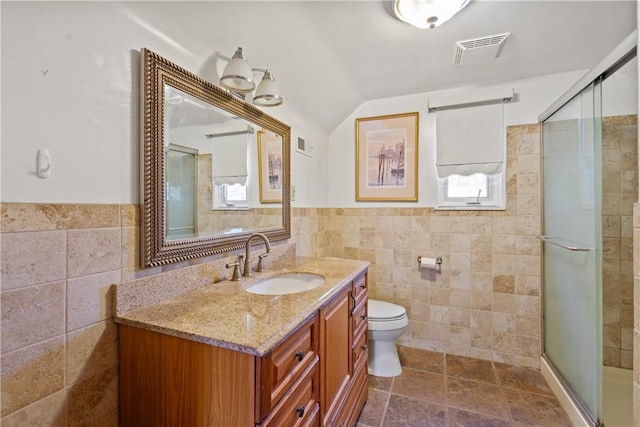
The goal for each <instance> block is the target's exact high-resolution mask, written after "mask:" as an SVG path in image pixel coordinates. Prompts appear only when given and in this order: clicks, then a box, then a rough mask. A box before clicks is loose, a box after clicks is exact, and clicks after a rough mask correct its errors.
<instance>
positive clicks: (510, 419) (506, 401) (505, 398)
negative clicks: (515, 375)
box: [491, 362, 515, 426]
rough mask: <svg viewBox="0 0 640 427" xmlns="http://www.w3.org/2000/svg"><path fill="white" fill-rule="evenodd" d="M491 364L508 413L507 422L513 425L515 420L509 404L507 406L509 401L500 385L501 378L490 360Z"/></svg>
mask: <svg viewBox="0 0 640 427" xmlns="http://www.w3.org/2000/svg"><path fill="white" fill-rule="evenodd" d="M491 365H492V366H493V369H494V373H495V376H496V377H497V378H498V385H499V386H500V395H501V396H502V400H503V402H504V404H505V405H506V406H507V414H509V422H510V423H511V425H512V426H513V425H515V420H514V419H513V414H512V413H511V406H509V401H508V400H507V395H506V394H505V393H504V386H503V385H502V380H501V378H500V375H499V374H498V369H497V368H496V367H495V365H494V363H493V362H491Z"/></svg>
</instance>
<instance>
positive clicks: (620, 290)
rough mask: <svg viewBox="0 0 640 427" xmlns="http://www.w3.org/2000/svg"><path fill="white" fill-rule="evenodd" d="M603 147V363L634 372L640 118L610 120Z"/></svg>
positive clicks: (604, 129)
mask: <svg viewBox="0 0 640 427" xmlns="http://www.w3.org/2000/svg"><path fill="white" fill-rule="evenodd" d="M602 131H603V141H602V158H603V161H602V169H603V170H602V192H603V204H602V235H603V251H602V253H603V261H602V270H603V274H602V290H603V292H602V298H603V362H604V364H605V365H606V366H616V367H621V368H629V369H631V368H633V205H634V203H635V202H636V201H637V198H638V126H637V116H636V115H630V116H617V117H605V118H604V120H603V126H602Z"/></svg>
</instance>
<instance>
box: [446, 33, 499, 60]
mask: <svg viewBox="0 0 640 427" xmlns="http://www.w3.org/2000/svg"><path fill="white" fill-rule="evenodd" d="M509 34H510V33H504V34H496V35H494V36H487V37H481V38H477V39H471V40H462V41H459V42H456V48H455V52H454V59H453V63H454V64H456V65H463V64H477V63H479V62H488V61H491V60H494V59H497V58H498V57H499V56H500V55H501V54H502V49H503V48H504V45H505V42H506V41H507V37H509Z"/></svg>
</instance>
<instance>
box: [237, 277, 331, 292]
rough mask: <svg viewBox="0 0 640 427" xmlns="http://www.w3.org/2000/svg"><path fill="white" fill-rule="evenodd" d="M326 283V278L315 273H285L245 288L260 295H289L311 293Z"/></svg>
mask: <svg viewBox="0 0 640 427" xmlns="http://www.w3.org/2000/svg"><path fill="white" fill-rule="evenodd" d="M323 283H324V277H322V276H321V275H319V274H313V273H283V274H278V275H276V276H271V277H268V278H266V279H262V280H259V281H257V282H255V283H253V284H251V285H249V286H247V287H246V288H245V290H246V291H247V292H251V293H252V294H259V295H287V294H297V293H298V292H304V291H309V290H311V289H314V288H317V287H318V286H320V285H322V284H323Z"/></svg>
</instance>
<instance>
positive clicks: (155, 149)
mask: <svg viewBox="0 0 640 427" xmlns="http://www.w3.org/2000/svg"><path fill="white" fill-rule="evenodd" d="M142 56H143V61H144V64H143V68H142V73H143V76H142V80H143V81H142V83H143V105H142V108H143V129H142V132H143V133H142V139H143V158H142V163H143V165H142V167H143V180H142V194H143V197H144V199H143V203H142V228H143V230H142V254H143V256H142V257H141V258H142V266H143V267H154V266H159V265H165V264H169V263H174V262H178V261H185V260H189V259H193V258H198V257H204V256H209V255H214V254H219V253H224V252H228V251H232V250H236V249H241V248H244V242H245V241H246V239H247V237H248V236H249V235H250V234H252V233H254V232H260V233H263V234H265V235H266V236H267V237H268V238H269V240H271V241H278V240H285V239H289V238H290V237H291V224H290V182H291V177H290V138H291V129H290V127H289V126H287V125H285V124H284V123H282V122H280V121H278V120H276V119H275V118H273V117H271V116H269V115H267V114H265V113H263V112H262V111H261V110H259V109H257V108H256V107H254V106H252V105H250V104H248V103H246V102H244V101H242V100H240V99H239V98H236V97H235V96H233V95H231V94H229V93H227V92H226V91H225V90H223V89H221V88H219V87H217V86H215V85H213V84H211V83H209V82H207V81H205V80H203V79H202V78H200V77H198V76H196V75H195V74H193V73H191V72H189V71H187V70H185V69H183V68H181V67H179V66H177V65H175V64H173V63H172V62H170V61H168V60H166V59H165V58H163V57H161V56H159V55H158V54H156V53H154V52H151V51H150V50H148V49H142ZM167 94H173V95H175V94H179V95H181V96H178V98H180V99H178V100H176V99H168V98H170V97H168V95H167ZM186 101H189V102H190V103H191V104H193V105H195V107H194V108H196V110H198V109H199V110H200V112H201V114H202V115H203V116H207V115H211V117H214V118H213V119H211V120H212V121H218V118H219V117H222V118H224V119H225V120H227V121H229V122H231V121H233V122H235V123H240V124H242V125H243V126H244V128H245V129H246V130H245V131H244V133H246V134H247V136H249V138H246V139H245V140H246V141H248V144H249V145H251V144H256V147H255V148H254V150H256V151H257V150H258V147H257V142H253V141H252V139H253V138H254V136H253V134H256V135H255V136H257V134H258V132H265V131H268V132H270V133H272V134H274V135H277V136H280V137H281V139H282V154H281V156H282V158H281V163H282V165H281V168H280V169H279V171H280V172H281V175H280V176H277V177H269V178H270V179H273V178H275V179H276V180H277V181H278V182H279V183H280V186H281V189H282V195H281V202H280V203H279V204H278V205H274V204H270V205H267V206H264V205H262V203H260V201H259V199H258V192H259V191H260V189H259V188H257V186H253V187H250V186H247V187H248V190H249V192H251V193H253V194H252V197H251V199H252V201H249V202H247V206H244V207H243V208H242V209H235V210H234V209H227V208H224V207H223V208H221V209H219V210H217V209H215V208H214V206H212V203H213V199H214V196H213V194H212V193H213V191H214V187H215V185H214V183H213V182H212V180H211V173H212V172H211V168H212V164H213V165H214V166H213V167H215V164H216V163H215V162H212V161H211V159H212V158H213V157H215V156H216V155H217V154H216V148H215V147H214V146H213V145H211V146H210V147H213V148H207V149H206V150H205V151H206V152H207V153H208V154H205V155H203V156H200V157H202V159H197V157H198V156H196V161H195V166H192V167H195V168H196V169H197V168H198V164H199V163H203V164H205V165H207V166H206V168H205V169H207V168H208V170H209V172H208V173H209V175H203V173H202V172H201V171H200V172H199V171H197V170H196V172H195V177H194V178H193V180H194V182H193V184H194V186H195V190H194V191H191V193H192V194H193V197H194V198H196V197H198V194H202V193H207V194H208V196H207V197H208V199H207V200H204V201H203V200H199V201H198V200H196V201H193V200H191V201H189V202H188V203H187V206H190V205H193V204H194V203H195V205H197V206H199V207H196V208H193V216H194V218H195V222H194V224H193V226H191V230H190V231H189V233H186V234H184V235H181V236H178V237H176V236H175V235H174V236H172V237H171V238H168V235H167V234H168V228H167V224H168V218H167V217H168V212H169V210H168V208H169V203H168V200H169V196H170V199H171V202H172V206H173V205H175V203H176V201H178V203H179V202H180V201H181V200H182V199H185V198H186V197H182V196H183V195H181V194H180V190H181V188H178V190H177V193H175V191H176V190H175V189H174V187H172V186H171V185H169V183H168V179H167V178H166V177H167V169H168V164H169V163H170V162H169V161H168V158H167V157H168V153H169V152H170V151H171V150H172V149H173V148H175V147H177V148H176V149H175V152H177V153H178V154H177V156H178V157H179V156H183V157H185V156H186V157H188V155H189V154H190V153H192V152H193V153H197V150H191V149H189V147H187V149H185V147H183V145H184V144H176V143H175V141H173V140H169V136H168V135H169V133H170V132H171V127H170V126H173V125H172V124H171V123H170V122H174V121H175V120H173V118H174V117H171V119H172V120H168V119H167V115H168V114H169V113H168V112H169V111H170V112H175V111H176V110H175V109H173V108H174V107H173V106H171V105H170V104H176V103H178V104H179V103H181V102H186ZM187 111H189V110H187ZM194 111H195V110H194ZM181 114H182V116H181V117H182V122H185V121H187V122H189V121H190V120H191V119H192V117H190V116H189V115H188V114H186V115H185V114H184V111H182V113H181ZM195 120H196V119H194V122H195ZM197 120H198V123H202V118H201V117H199V118H197ZM254 129H255V132H254ZM174 130H175V129H174ZM178 130H181V129H178ZM238 133H242V132H225V133H221V134H224V135H229V134H238ZM201 136H202V138H204V137H207V138H212V135H211V134H206V135H205V134H202V135H201ZM172 139H173V137H172ZM209 144H213V143H212V142H209ZM239 144H244V143H243V142H240V143H239ZM170 147H171V148H170ZM231 147H232V148H233V146H231ZM226 151H229V150H226ZM232 151H233V152H234V153H236V152H237V153H242V154H241V155H246V154H245V153H246V152H247V147H246V146H240V145H238V150H237V151H236V150H232ZM256 151H254V152H256ZM218 153H220V152H218ZM251 157H255V156H249V160H248V161H247V163H248V168H247V171H248V174H249V176H252V175H253V176H255V177H256V182H257V174H258V164H257V160H255V159H254V160H253V161H251V162H250V160H251ZM203 159H204V161H203ZM172 161H174V160H172ZM191 163H192V164H193V163H194V162H193V161H192V162H191ZM203 177H204V178H203ZM254 187H255V188H254ZM170 188H171V191H172V192H170ZM176 194H177V195H176ZM247 199H248V200H249V197H247ZM202 205H206V206H207V207H206V212H205V213H206V215H207V216H209V219H208V222H211V218H218V219H217V222H218V223H224V226H218V227H214V228H213V229H209V230H205V227H204V226H203V225H202V224H200V223H199V222H198V216H199V215H201V212H202ZM172 209H173V208H172ZM171 215H173V213H172V214H171ZM216 216H217V217H216ZM269 216H270V217H275V218H277V221H276V223H272V222H269V221H265V220H264V218H265V217H269ZM254 218H255V219H254ZM258 218H259V219H260V220H258ZM220 219H223V220H220ZM247 219H249V220H250V221H253V224H252V225H247ZM236 221H237V224H236ZM201 222H202V223H204V221H201Z"/></svg>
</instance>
